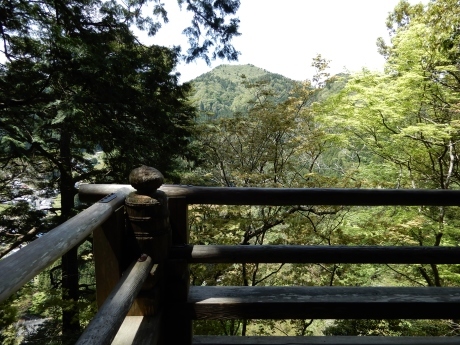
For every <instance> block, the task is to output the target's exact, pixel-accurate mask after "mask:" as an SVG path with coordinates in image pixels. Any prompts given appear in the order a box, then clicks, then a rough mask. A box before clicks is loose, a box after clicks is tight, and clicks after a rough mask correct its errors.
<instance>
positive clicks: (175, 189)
mask: <svg viewBox="0 0 460 345" xmlns="http://www.w3.org/2000/svg"><path fill="white" fill-rule="evenodd" d="M120 187H128V188H131V190H133V189H132V187H130V186H128V185H104V184H98V185H93V184H83V185H81V186H80V188H79V195H80V199H81V200H82V201H94V200H95V199H97V198H99V197H101V196H102V195H106V194H107V193H110V192H112V191H114V190H116V189H117V188H120ZM160 190H162V191H164V192H165V193H166V194H167V195H168V197H170V198H176V197H185V198H186V201H187V203H188V204H212V205H272V206H283V205H354V206H384V205H405V206H419V205H427V206H458V205H460V191H457V190H455V191H454V190H425V189H346V188H343V189H339V188H238V187H195V186H181V185H163V186H161V188H160Z"/></svg>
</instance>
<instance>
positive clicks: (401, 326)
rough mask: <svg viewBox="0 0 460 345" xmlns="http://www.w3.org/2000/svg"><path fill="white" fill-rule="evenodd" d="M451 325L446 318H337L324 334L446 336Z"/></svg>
mask: <svg viewBox="0 0 460 345" xmlns="http://www.w3.org/2000/svg"><path fill="white" fill-rule="evenodd" d="M452 329H453V325H452V323H451V322H449V321H447V320H337V321H335V322H334V325H332V326H328V327H327V328H326V329H325V330H324V334H325V335H342V336H343V335H346V336H353V335H355V336H446V335H451V332H452Z"/></svg>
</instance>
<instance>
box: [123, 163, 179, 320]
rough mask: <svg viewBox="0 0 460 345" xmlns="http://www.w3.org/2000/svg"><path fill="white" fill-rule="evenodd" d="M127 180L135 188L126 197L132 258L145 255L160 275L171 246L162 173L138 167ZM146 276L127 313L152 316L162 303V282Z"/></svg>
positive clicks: (145, 167)
mask: <svg viewBox="0 0 460 345" xmlns="http://www.w3.org/2000/svg"><path fill="white" fill-rule="evenodd" d="M129 182H130V183H131V185H132V186H133V187H134V188H135V189H136V190H137V191H136V192H132V193H130V194H129V195H128V197H127V198H126V200H125V209H126V214H127V231H128V234H129V233H131V234H133V235H134V239H135V241H134V243H133V245H132V248H131V252H132V254H133V255H134V256H135V257H139V256H140V255H142V254H147V255H148V256H150V257H151V258H152V261H153V262H154V263H156V264H160V265H159V270H160V277H164V275H163V274H161V270H162V269H164V267H162V266H163V265H162V264H163V263H164V261H165V260H166V258H167V255H168V252H169V248H170V247H171V230H170V229H171V228H170V225H169V218H168V216H169V212H168V202H167V196H166V194H165V193H164V192H162V191H159V190H158V188H159V187H160V186H161V185H162V184H163V182H164V177H163V175H162V174H161V173H160V172H159V171H158V170H157V169H155V168H151V167H147V166H145V165H144V166H141V167H139V168H136V169H134V170H133V171H132V172H131V174H130V175H129ZM154 280H155V279H153V277H149V278H148V279H147V281H146V282H145V283H144V286H143V288H142V290H141V292H140V293H139V294H138V297H137V298H136V300H135V301H134V303H133V306H132V307H131V309H130V311H129V312H128V315H129V316H153V315H154V314H156V313H157V312H159V309H160V308H161V306H159V305H158V303H159V301H160V300H161V298H159V296H160V295H162V286H161V285H162V283H161V280H164V279H160V283H158V281H156V282H155V281H154Z"/></svg>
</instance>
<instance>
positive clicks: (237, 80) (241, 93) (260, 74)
mask: <svg viewBox="0 0 460 345" xmlns="http://www.w3.org/2000/svg"><path fill="white" fill-rule="evenodd" d="M242 76H244V77H242ZM243 81H245V82H249V83H253V82H261V81H263V82H267V84H268V86H270V87H271V88H272V89H274V90H275V91H276V93H277V94H279V95H280V101H284V100H285V99H287V97H288V95H289V91H291V89H292V88H293V86H294V85H295V83H297V82H296V81H294V80H292V79H289V78H286V77H283V76H282V75H280V74H276V73H271V72H268V71H266V70H264V69H262V68H259V67H256V66H254V65H251V64H248V65H221V66H219V67H216V68H214V69H213V70H212V71H210V72H208V73H205V74H202V75H201V76H199V77H197V78H195V79H194V80H192V81H191V83H192V85H193V90H194V91H193V93H192V97H191V98H192V100H193V101H194V102H195V103H196V105H197V107H198V109H199V110H200V114H201V119H202V120H205V119H212V118H220V117H229V116H232V115H233V114H234V113H235V112H238V111H240V112H244V111H245V110H247V108H248V101H250V100H252V99H253V98H254V90H253V89H248V88H246V87H245V86H244V84H243Z"/></svg>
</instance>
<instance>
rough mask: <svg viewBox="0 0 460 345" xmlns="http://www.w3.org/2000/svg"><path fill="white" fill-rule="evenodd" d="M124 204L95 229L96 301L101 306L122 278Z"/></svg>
mask: <svg viewBox="0 0 460 345" xmlns="http://www.w3.org/2000/svg"><path fill="white" fill-rule="evenodd" d="M124 223H125V222H124V206H121V207H119V208H118V209H117V210H116V211H115V212H114V213H113V214H112V215H111V216H110V218H109V219H108V220H107V221H106V222H105V223H104V224H102V225H101V226H100V227H98V228H97V229H95V230H94V231H93V253H94V264H95V271H96V301H97V306H98V307H99V308H100V307H101V306H102V304H103V303H104V301H105V299H106V298H107V296H108V295H109V294H110V292H111V291H112V289H113V288H114V287H115V285H117V283H118V281H119V280H120V277H121V273H122V272H123V270H124V269H125V268H126V267H123V263H122V261H123V259H122V257H123V250H122V246H123V243H124V239H123V233H124V231H123V230H124Z"/></svg>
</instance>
